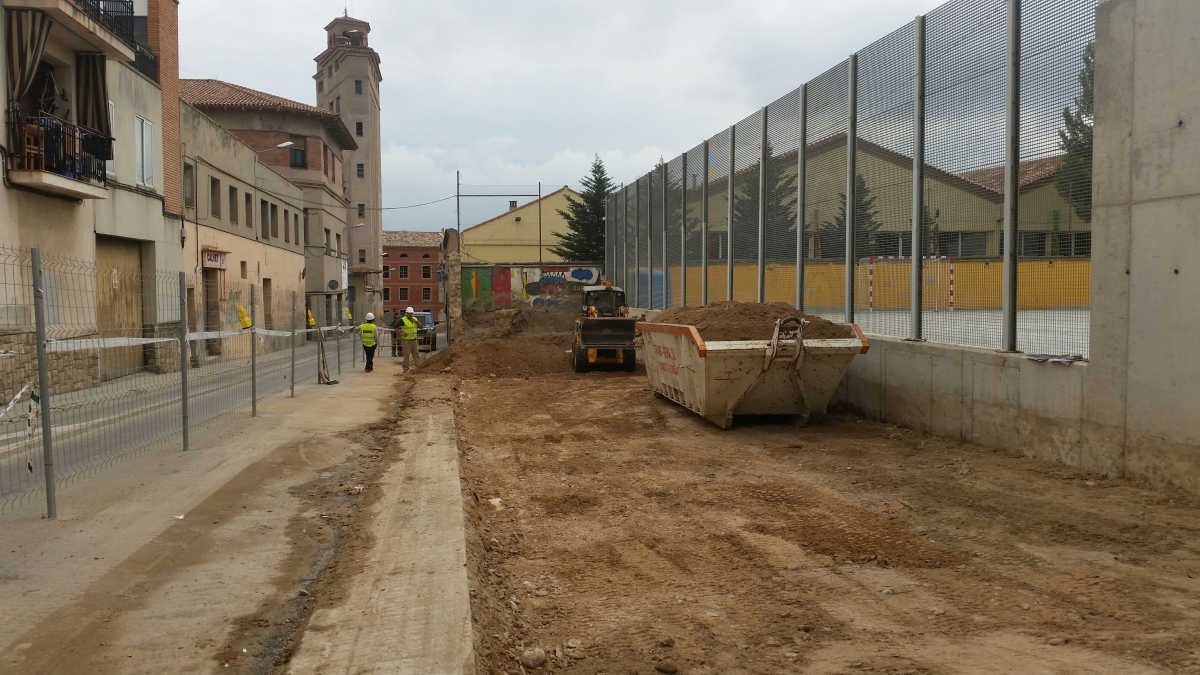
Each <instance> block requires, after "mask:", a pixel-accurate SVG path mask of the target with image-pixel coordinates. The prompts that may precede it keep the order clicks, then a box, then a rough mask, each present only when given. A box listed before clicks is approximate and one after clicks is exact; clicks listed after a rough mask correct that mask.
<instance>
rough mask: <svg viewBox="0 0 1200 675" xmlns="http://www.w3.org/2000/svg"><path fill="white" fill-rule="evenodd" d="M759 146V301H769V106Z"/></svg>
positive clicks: (763, 120) (762, 114) (765, 110)
mask: <svg viewBox="0 0 1200 675" xmlns="http://www.w3.org/2000/svg"><path fill="white" fill-rule="evenodd" d="M759 117H760V118H761V120H760V121H761V122H762V128H761V129H760V134H759V144H758V301H759V302H766V300H767V266H766V263H767V257H766V252H767V248H766V247H767V106H765V105H764V106H763V107H762V112H761V113H760V114H759Z"/></svg>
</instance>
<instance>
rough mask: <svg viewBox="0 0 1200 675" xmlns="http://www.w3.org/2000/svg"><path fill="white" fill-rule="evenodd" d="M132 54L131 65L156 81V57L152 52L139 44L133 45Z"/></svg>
mask: <svg viewBox="0 0 1200 675" xmlns="http://www.w3.org/2000/svg"><path fill="white" fill-rule="evenodd" d="M133 54H134V60H133V65H134V67H135V68H137V69H138V72H140V73H141V74H143V75H145V76H146V77H148V78H150V79H152V80H154V81H155V82H158V57H157V56H155V55H154V52H152V51H150V50H149V49H146V48H145V47H143V46H141V45H135V46H134V48H133Z"/></svg>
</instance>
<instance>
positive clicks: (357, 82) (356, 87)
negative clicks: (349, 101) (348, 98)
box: [354, 80, 362, 95]
mask: <svg viewBox="0 0 1200 675" xmlns="http://www.w3.org/2000/svg"><path fill="white" fill-rule="evenodd" d="M354 93H356V94H359V95H362V80H355V81H354Z"/></svg>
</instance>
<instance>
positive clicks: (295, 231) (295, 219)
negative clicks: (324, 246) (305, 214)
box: [292, 213, 300, 244]
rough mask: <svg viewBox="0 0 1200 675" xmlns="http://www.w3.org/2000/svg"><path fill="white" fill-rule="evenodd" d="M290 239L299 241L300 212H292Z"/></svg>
mask: <svg viewBox="0 0 1200 675" xmlns="http://www.w3.org/2000/svg"><path fill="white" fill-rule="evenodd" d="M292 239H293V240H294V241H295V242H296V243H297V244H299V243H300V214H298V213H293V214H292Z"/></svg>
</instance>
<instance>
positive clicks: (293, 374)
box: [288, 291, 296, 398]
mask: <svg viewBox="0 0 1200 675" xmlns="http://www.w3.org/2000/svg"><path fill="white" fill-rule="evenodd" d="M291 342H292V364H291V374H290V375H289V376H288V382H289V383H290V384H289V386H290V388H291V398H296V291H292V340H291Z"/></svg>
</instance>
